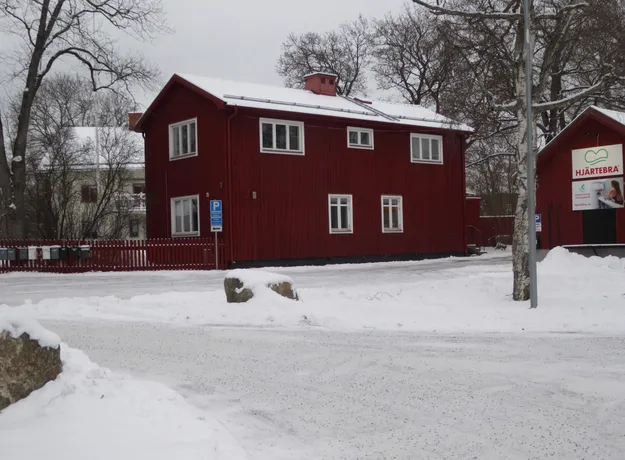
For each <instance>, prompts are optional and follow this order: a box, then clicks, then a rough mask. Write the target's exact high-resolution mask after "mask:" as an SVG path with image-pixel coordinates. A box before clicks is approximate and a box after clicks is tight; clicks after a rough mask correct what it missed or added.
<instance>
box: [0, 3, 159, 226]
mask: <svg viewBox="0 0 625 460" xmlns="http://www.w3.org/2000/svg"><path fill="white" fill-rule="evenodd" d="M0 21H1V22H2V23H4V24H5V25H6V26H7V30H9V31H10V32H12V33H14V34H16V35H17V36H18V37H19V38H20V39H21V41H22V43H23V46H22V48H21V49H19V50H16V58H15V60H16V64H17V66H18V76H19V77H22V78H24V90H23V92H22V94H21V101H20V104H19V106H20V108H19V115H18V118H17V123H16V130H15V136H14V139H13V140H12V148H11V152H10V153H11V161H10V162H9V161H8V155H7V153H8V152H7V151H6V145H5V143H4V134H2V138H1V139H0V192H1V194H2V196H1V197H0V204H1V205H2V206H3V207H2V209H3V210H4V213H3V212H0V215H1V214H8V216H7V217H8V219H9V222H8V229H9V233H10V234H11V235H12V236H13V237H18V238H19V237H24V236H25V231H26V225H25V223H26V219H25V217H26V209H25V206H24V200H25V187H26V160H27V142H28V133H29V127H30V122H31V111H32V107H33V103H34V101H35V98H36V96H37V92H38V91H39V89H40V88H41V85H42V84H43V82H44V81H45V80H46V78H48V77H49V75H51V72H52V71H53V69H54V68H55V67H56V66H57V64H59V63H60V62H62V61H65V60H74V61H75V62H77V63H78V64H79V66H81V68H82V69H84V71H85V72H86V73H87V75H88V76H89V78H90V80H91V85H92V89H93V90H94V91H98V90H101V89H107V88H108V89H114V88H117V87H119V86H122V87H125V88H126V89H128V88H130V86H131V85H134V84H144V85H145V84H150V83H152V82H154V80H155V78H156V77H157V74H158V72H157V71H156V70H155V69H154V68H153V67H151V66H149V65H148V64H146V62H145V61H144V60H143V58H141V57H140V56H130V55H128V56H127V55H124V54H122V53H121V52H120V50H119V49H118V47H117V46H116V43H115V41H114V40H113V39H112V38H111V36H112V34H111V32H113V31H115V30H117V31H122V32H124V33H127V34H130V35H133V36H135V37H136V38H138V39H147V38H149V37H151V36H152V34H153V33H155V32H157V31H162V30H165V29H164V24H163V21H162V8H161V0H98V1H94V0H37V1H32V0H0ZM0 119H1V117H0ZM2 128H3V126H0V133H1V132H3V129H2Z"/></svg>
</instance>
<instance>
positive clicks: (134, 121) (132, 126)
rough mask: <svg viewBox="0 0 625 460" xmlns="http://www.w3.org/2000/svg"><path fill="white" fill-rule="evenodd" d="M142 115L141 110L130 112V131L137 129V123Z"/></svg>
mask: <svg viewBox="0 0 625 460" xmlns="http://www.w3.org/2000/svg"><path fill="white" fill-rule="evenodd" d="M142 116H143V113H141V112H130V113H129V114H128V128H129V129H130V131H133V130H134V129H135V125H136V124H137V122H138V121H139V119H140V118H141V117H142Z"/></svg>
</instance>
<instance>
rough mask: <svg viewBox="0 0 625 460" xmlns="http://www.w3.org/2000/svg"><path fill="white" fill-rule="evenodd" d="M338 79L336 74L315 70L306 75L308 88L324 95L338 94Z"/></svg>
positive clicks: (305, 79)
mask: <svg viewBox="0 0 625 460" xmlns="http://www.w3.org/2000/svg"><path fill="white" fill-rule="evenodd" d="M336 79H337V76H336V75H334V74H331V73H325V72H314V73H310V74H308V75H304V81H305V82H306V89H307V90H308V91H312V92H313V93H315V94H322V95H324V96H336Z"/></svg>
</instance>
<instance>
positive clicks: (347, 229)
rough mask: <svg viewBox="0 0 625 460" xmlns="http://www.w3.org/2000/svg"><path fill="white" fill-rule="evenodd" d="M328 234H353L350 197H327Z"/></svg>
mask: <svg viewBox="0 0 625 460" xmlns="http://www.w3.org/2000/svg"><path fill="white" fill-rule="evenodd" d="M329 218H330V233H353V209H352V196H351V195H330V196H329Z"/></svg>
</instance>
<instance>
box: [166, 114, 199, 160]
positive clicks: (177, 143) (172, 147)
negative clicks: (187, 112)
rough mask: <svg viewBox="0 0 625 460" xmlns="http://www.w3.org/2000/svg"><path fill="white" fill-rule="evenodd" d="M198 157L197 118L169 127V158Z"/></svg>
mask: <svg viewBox="0 0 625 460" xmlns="http://www.w3.org/2000/svg"><path fill="white" fill-rule="evenodd" d="M196 155H197V118H194V119H193V120H186V121H182V122H180V123H175V124H173V125H169V158H170V159H172V160H177V159H178V158H186V157H192V156H196Z"/></svg>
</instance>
